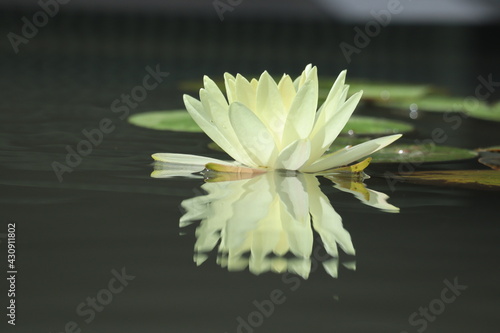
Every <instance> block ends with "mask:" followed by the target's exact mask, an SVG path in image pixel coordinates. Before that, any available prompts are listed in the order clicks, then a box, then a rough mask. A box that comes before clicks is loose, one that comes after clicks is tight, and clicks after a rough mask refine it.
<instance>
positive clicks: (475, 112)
mask: <svg viewBox="0 0 500 333" xmlns="http://www.w3.org/2000/svg"><path fill="white" fill-rule="evenodd" d="M377 105H379V106H383V107H390V108H398V109H405V110H411V111H428V112H464V113H466V114H467V115H468V116H469V117H473V118H479V119H484V120H493V121H500V102H497V103H496V104H494V105H488V104H486V103H485V102H482V101H479V100H475V99H473V98H471V97H450V96H438V95H431V96H425V97H423V98H421V99H415V100H396V101H389V102H383V103H382V102H380V103H377Z"/></svg>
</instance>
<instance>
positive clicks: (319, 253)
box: [0, 22, 500, 333]
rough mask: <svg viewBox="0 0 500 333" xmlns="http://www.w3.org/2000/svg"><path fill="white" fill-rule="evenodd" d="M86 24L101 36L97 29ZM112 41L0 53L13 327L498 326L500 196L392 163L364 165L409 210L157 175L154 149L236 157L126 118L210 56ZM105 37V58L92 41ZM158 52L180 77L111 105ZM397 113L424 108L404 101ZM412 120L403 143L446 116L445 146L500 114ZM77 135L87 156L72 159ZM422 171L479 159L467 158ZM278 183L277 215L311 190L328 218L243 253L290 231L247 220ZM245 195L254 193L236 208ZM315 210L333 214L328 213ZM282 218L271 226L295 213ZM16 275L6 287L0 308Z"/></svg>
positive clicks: (480, 134)
mask: <svg viewBox="0 0 500 333" xmlns="http://www.w3.org/2000/svg"><path fill="white" fill-rule="evenodd" d="M57 24H61V25H62V24H63V23H60V22H59V23H57ZM66 24H69V23H66ZM92 29H94V28H92ZM89 34H90V35H91V36H95V37H96V38H97V39H99V38H100V37H99V36H98V34H97V33H96V32H95V31H93V30H92V33H89ZM76 35H77V36H80V37H81V36H82V35H83V36H86V35H85V33H83V32H78V31H77V32H76ZM106 38H107V37H102V40H99V41H98V42H95V43H97V44H93V43H94V42H91V41H90V40H88V43H89V46H88V48H83V49H84V50H86V51H85V52H86V53H85V54H84V55H78V52H77V51H78V50H80V49H79V47H80V46H81V45H80V43H84V42H85V40H84V39H80V41H79V42H78V43H77V42H75V41H74V43H75V44H71V42H70V41H68V40H70V39H71V38H69V37H67V36H65V35H64V34H63V33H60V34H59V33H55V32H54V31H52V32H48V33H47V34H46V35H40V36H39V39H37V40H33V41H32V43H33V44H32V45H31V44H30V45H27V46H26V50H25V53H23V52H24V51H23V52H21V53H20V54H19V55H16V56H14V55H6V59H7V60H8V61H9V62H8V63H9V64H10V65H6V63H5V62H4V63H2V70H3V73H5V74H6V77H9V78H10V79H9V80H7V79H5V77H4V78H3V79H2V85H1V87H2V89H3V92H4V94H3V95H4V97H3V100H2V101H1V109H2V113H1V115H0V127H1V129H2V131H1V138H2V140H1V143H0V150H1V151H2V157H1V159H0V167H1V170H2V172H1V173H0V187H1V188H2V189H1V193H2V195H1V198H0V205H1V210H0V211H1V214H0V216H1V228H2V229H1V230H0V234H2V236H3V237H4V238H5V237H6V234H7V233H8V224H9V223H15V230H16V270H17V274H16V284H15V285H16V296H15V301H16V326H15V327H11V325H8V324H7V323H6V322H7V318H6V316H5V313H3V314H2V318H3V319H2V321H3V322H2V323H1V324H0V325H1V326H2V327H3V328H2V331H3V330H4V328H5V327H7V329H6V330H9V331H13V332H79V330H81V331H82V332H107V333H109V332H248V333H251V332H306V331H309V332H397V333H399V332H423V331H426V332H486V331H492V330H493V327H496V326H497V325H496V317H497V313H498V310H499V309H500V308H499V304H498V303H499V302H498V301H499V299H498V297H499V292H500V287H499V285H498V277H499V273H500V271H499V268H498V265H497V264H496V263H497V261H498V258H499V255H500V248H499V246H498V239H499V238H500V227H499V224H498V218H495V216H497V215H498V214H497V207H496V204H497V203H498V192H495V191H480V190H473V189H466V188H456V187H439V186H424V185H413V184H409V183H403V182H398V183H397V184H396V185H394V186H391V185H390V183H389V182H388V181H387V180H386V179H384V178H380V177H376V176H377V175H379V174H380V167H376V168H372V169H370V168H369V169H367V173H368V174H371V175H372V177H371V178H370V179H366V180H365V181H364V183H365V185H366V187H367V188H368V189H370V190H373V191H377V192H380V193H385V194H386V195H388V196H389V199H387V200H388V203H389V204H390V205H393V206H394V207H398V208H399V212H397V213H395V212H392V213H391V212H387V211H384V210H380V209H378V208H377V207H374V206H373V205H367V204H366V203H363V202H362V200H359V198H357V197H356V195H355V194H356V193H358V192H355V191H354V193H353V192H348V191H345V188H344V190H342V188H341V189H339V188H336V187H334V185H335V184H333V183H332V181H330V180H327V179H324V178H321V179H316V178H314V177H312V176H311V177H312V179H311V178H308V179H307V180H305V179H300V178H296V177H295V178H294V177H290V179H288V178H287V177H282V178H280V179H274V180H271V181H270V182H269V181H262V182H259V181H254V183H252V184H253V185H252V186H253V187H251V186H248V185H241V186H239V185H237V184H236V183H234V185H228V186H233V188H231V189H227V188H225V189H224V190H221V189H219V190H214V187H217V186H220V185H218V184H221V183H205V182H204V181H203V179H200V178H166V179H160V178H153V177H151V172H152V171H153V165H152V159H151V157H150V155H151V154H152V153H156V152H178V153H189V154H200V155H207V156H214V157H218V158H221V157H222V158H223V157H224V155H223V154H222V153H219V152H214V151H213V150H210V149H209V148H208V147H207V145H208V143H209V142H210V140H209V139H208V138H207V137H206V136H205V135H204V134H201V133H175V132H169V131H154V130H148V129H143V128H139V127H135V126H133V125H130V124H128V123H127V122H126V121H125V120H124V119H121V116H122V115H123V114H125V113H128V112H130V113H136V112H142V111H147V110H158V109H170V108H178V107H181V106H182V97H181V96H182V91H180V90H179V89H177V84H178V83H179V82H180V81H181V80H182V79H183V78H186V77H188V78H198V77H200V75H202V74H203V71H204V70H205V69H206V68H207V64H204V63H200V64H199V65H198V66H196V65H194V64H193V63H194V60H193V61H188V60H189V59H188V60H187V65H186V63H185V62H184V63H182V66H181V69H182V70H179V69H177V70H176V69H175V66H176V64H177V63H176V61H177V60H178V59H179V58H182V54H184V53H186V52H187V51H185V50H183V49H180V50H179V51H178V52H180V53H181V56H179V55H177V56H175V57H174V58H168V57H167V59H166V60H160V57H159V56H157V55H156V54H146V55H140V54H139V53H140V52H138V51H134V48H133V47H124V48H125V53H127V52H128V53H127V54H128V55H127V54H125V55H120V54H119V52H116V53H114V49H113V48H110V49H106V45H107V44H106V41H107V39H106ZM109 38H110V40H112V39H113V38H111V37H109ZM169 38H172V39H175V37H172V36H170V37H169ZM124 40H125V39H123V40H122V41H124ZM152 40H154V38H153V37H150V40H147V41H146V42H147V43H150V42H151V41H152ZM176 41H177V40H176ZM136 42H137V40H135V39H134V43H136ZM177 42H178V44H176V45H184V44H182V43H181V42H179V41H177ZM51 43H52V44H51ZM147 43H146V44H147ZM44 45H49V46H50V47H47V48H45V47H44ZM61 45H65V46H66V47H61V48H59V46H61ZM68 45H69V46H68ZM96 45H100V46H99V47H96ZM147 45H151V44H147ZM70 46H72V47H73V49H72V48H71V47H70ZM28 47H29V48H28ZM150 47H151V46H150ZM186 48H188V46H186ZM96 49H97V50H99V52H101V53H99V52H96V53H95V54H92V52H93V51H92V50H96ZM144 50H145V52H146V51H148V50H151V48H148V47H147V46H146V47H145V48H144ZM183 52H184V53H183ZM4 53H6V54H7V51H5V50H4ZM187 53H189V52H187ZM131 54H133V56H131ZM189 54H191V53H189ZM191 56H192V57H194V55H191ZM207 57H209V59H212V58H211V57H213V54H208V55H207ZM303 58H306V57H303ZM162 61H163V62H162ZM261 61H262V59H261ZM297 62H298V61H297ZM156 64H160V67H161V68H165V71H169V72H170V74H169V76H168V77H165V78H164V79H165V84H164V85H162V86H160V87H159V88H158V89H156V90H152V91H150V92H148V96H147V98H145V99H144V101H141V102H140V103H138V105H137V106H135V107H128V109H127V108H125V109H122V111H120V112H113V108H112V107H110V105H112V103H113V101H114V100H115V99H117V98H120V95H121V94H122V93H125V94H127V93H128V94H130V93H131V90H132V89H133V88H134V87H135V86H137V85H140V84H142V79H143V77H144V76H145V75H146V74H147V73H148V71H149V70H148V69H147V66H150V67H149V68H150V69H153V70H154V69H155V66H156ZM260 64H262V63H260ZM189 66H195V67H192V68H191V69H187V68H186V67H189ZM218 66H220V67H222V64H218ZM231 66H232V67H235V65H234V64H232V65H231ZM274 66H275V67H277V68H281V67H279V66H280V65H274ZM301 67H302V65H301V66H300V67H298V68H297V70H299V69H300V68H301ZM246 69H247V70H248V68H246ZM319 69H320V71H321V67H320V68H319ZM211 70H212V71H216V70H214V69H211ZM221 71H224V70H221ZM278 71H279V70H278ZM465 89H466V88H464V90H465ZM120 105H121V106H123V105H125V104H120ZM372 112H373V110H372V109H370V108H368V107H365V108H360V110H359V114H372ZM385 115H386V116H390V117H392V118H394V119H399V120H401V119H406V120H407V121H412V120H411V119H409V118H408V116H407V115H406V114H405V113H400V112H399V113H398V112H386V114H385ZM103 119H108V120H103ZM412 122H413V123H414V125H415V126H416V127H417V132H415V133H412V134H410V135H409V136H407V137H406V139H407V140H408V142H412V140H415V139H426V138H429V137H430V135H431V134H430V133H432V130H433V129H434V128H435V127H436V126H442V127H443V128H444V129H445V131H446V133H447V135H448V136H449V138H448V140H447V142H446V144H448V145H452V146H459V147H465V148H476V147H479V146H487V145H494V144H498V143H499V142H500V132H498V123H492V122H487V121H481V120H473V119H467V120H464V123H463V126H461V127H460V128H459V129H458V130H452V129H450V128H445V126H447V124H443V123H442V115H440V114H422V115H421V117H419V118H418V119H416V120H413V121H412ZM84 130H85V131H84ZM89 133H90V134H89ZM98 133H100V134H98ZM88 136H90V137H91V138H92V140H94V142H93V143H91V144H90V145H86V146H83V145H84V144H81V142H82V140H87V139H88V140H89V141H91V140H90V139H89V138H88ZM79 144H80V146H78V145H79ZM78 147H80V148H81V149H82V151H84V152H85V153H84V154H83V155H86V156H80V157H77V156H76V157H75V154H74V153H72V152H73V151H74V150H76V149H77V148H78ZM68 154H69V155H73V156H70V157H68ZM80 158H81V160H80ZM54 162H57V163H59V164H57V163H56V164H54ZM55 166H56V168H57V170H58V171H55V170H54V167H55ZM388 168H389V169H390V170H393V171H394V168H395V167H394V166H389V167H388ZM396 168H397V167H396ZM426 168H427V169H443V168H453V169H462V168H483V167H482V166H480V165H479V164H478V163H477V162H476V161H474V160H472V161H466V162H461V163H448V164H446V165H445V164H434V165H432V166H422V169H426ZM278 178H279V177H278ZM273 182H274V183H273ZM214 184H215V185H214ZM270 184H271V185H270ZM207 185H209V186H207ZM210 186H212V187H211V188H210ZM308 186H309V187H310V188H309V189H308V190H306V191H305V190H304V188H307V187H308ZM277 188H279V189H277ZM283 188H287V189H288V190H286V191H285V190H283ZM297 188H298V189H299V190H297ZM280 189H281V190H280ZM207 191H208V193H211V192H210V191H213V192H217V191H221V192H218V193H219V194H220V193H222V195H220V196H217V198H216V199H213V198H212V199H210V200H208V201H209V202H211V203H212V206H207V205H205V204H204V203H203V202H202V203H201V204H200V203H198V206H196V205H195V206H196V207H193V206H190V205H189V204H187V205H186V200H193V199H192V198H198V199H197V200H203V199H200V198H203V196H204V195H206V194H207ZM238 191H247V192H245V193H246V194H245V195H242V194H241V193H240V192H238ZM280 191H281V192H280ZM278 192H279V193H278ZM277 193H278V194H277ZM283 193H285V194H286V195H285V194H283ZM276 195H281V198H282V200H283V201H286V203H287V204H288V206H287V207H286V208H283V207H281V208H280V209H281V211H283V209H285V210H286V209H290V210H291V211H294V209H297V211H294V212H295V213H294V214H296V216H302V218H304V216H308V213H307V211H308V207H307V204H306V203H307V200H310V203H311V204H314V203H316V204H317V203H318V202H322V204H323V208H322V209H323V210H321V209H319V208H317V207H316V209H317V210H316V213H315V214H316V215H315V216H316V218H317V221H318V223H319V222H321V221H322V222H323V223H324V226H323V227H324V229H322V228H321V226H320V225H318V226H315V228H314V231H313V230H312V229H311V228H304V229H298V228H295V229H294V227H295V226H293V225H291V227H290V230H288V231H287V235H288V237H289V238H290V242H291V244H292V245H291V246H290V248H293V249H295V250H296V253H295V255H297V254H298V256H299V257H301V256H302V257H304V256H305V257H306V259H304V258H302V259H300V258H299V259H297V258H296V257H295V255H291V254H287V255H284V256H282V257H279V256H278V257H277V256H273V257H272V258H269V257H266V258H264V257H260V259H259V257H258V255H257V254H255V253H254V254H253V255H254V257H252V256H251V255H249V254H248V253H246V252H245V251H244V250H245V249H248V248H249V247H248V246H249V245H248V244H250V243H251V242H252V239H253V241H254V247H253V248H255V249H257V250H259V249H265V248H266V245H265V244H264V243H265V242H266V240H263V239H264V238H262V237H266V235H267V236H269V235H272V234H273V233H276V230H277V229H279V228H278V227H276V228H277V229H276V228H275V229H273V228H271V227H270V228H269V230H270V231H269V230H267V229H266V228H262V230H260V229H259V230H257V231H255V230H254V229H252V232H253V234H252V237H253V238H252V239H250V240H249V239H248V237H249V236H248V230H249V229H250V228H251V227H253V228H256V227H255V226H252V225H251V224H252V223H255V222H256V221H255V219H256V217H254V216H253V214H255V215H258V214H257V213H259V211H260V210H267V209H268V206H269V205H270V203H271V201H272V200H273V199H272V198H270V197H273V198H274V196H276ZM238 196H240V197H244V198H245V199H244V200H239V203H238V204H234V202H232V201H231V200H233V201H238V200H236V197H238ZM285 197H286V198H287V199H286V200H285V199H283V198H285ZM266 200H267V201H266ZM214 201H215V202H216V203H218V204H220V205H222V206H224V205H232V207H233V208H235V207H240V208H239V209H238V210H236V212H233V213H235V214H232V215H231V214H229V215H230V216H229V217H228V216H226V217H224V218H225V220H224V221H222V222H224V223H226V224H225V225H224V226H219V225H217V223H222V222H221V221H219V220H218V219H217V217H218V216H220V215H219V214H221V215H223V214H224V213H228V210H227V209H228V208H227V207H225V208H224V207H222V208H220V207H219V208H220V209H221V210H222V213H220V212H221V211H220V210H219V211H216V212H213V211H211V212H208V213H207V211H206V210H210V209H211V208H210V207H212V208H213V205H214V204H213V203H214ZM182 202H184V205H181V204H182ZM188 202H189V201H188ZM233 204H234V205H233ZM266 205H267V206H266ZM385 207H386V208H387V206H385ZM186 209H187V211H188V212H191V213H193V214H194V215H195V216H203V214H208V216H209V220H210V221H211V223H215V225H214V226H206V228H205V229H203V225H201V224H200V223H199V222H196V221H194V220H196V219H195V218H193V219H192V220H193V223H191V224H189V223H181V225H180V223H179V220H180V219H181V217H182V216H183V215H184V214H186ZM197 209H198V210H197ZM311 209H312V208H311ZM318 209H319V210H320V211H323V212H324V211H327V213H325V216H323V220H322V219H321V218H318V215H320V214H319V213H318ZM200 210H201V213H200ZM197 213H199V215H196V214H197ZM311 214H313V213H311ZM270 216H271V217H269V220H270V221H271V222H277V221H276V219H277V218H278V217H282V218H283V216H282V215H280V214H277V213H276V214H274V213H273V214H271V215H270ZM313 217H314V216H313ZM273 218H274V220H273ZM252 219H253V220H252ZM245 221H246V222H245ZM328 221H331V222H332V223H334V224H335V226H334V230H326V231H325V228H326V229H328V228H329V227H332V226H331V225H329V224H328ZM204 223H205V224H207V222H206V221H205V222H204ZM222 224H223V223H222ZM261 226H262V223H261ZM302 226H303V225H302ZM226 228H227V230H226ZM231 228H233V229H231ZM238 228H240V229H238ZM332 228H333V227H332ZM207 229H209V230H208V231H207ZM230 229H231V230H230ZM235 229H237V230H235ZM218 230H222V231H221V232H219V231H218ZM266 230H267V231H266ZM278 231H279V230H278ZM331 235H334V236H331ZM204 237H205V238H204ZM259 237H261V238H259ZM322 237H323V238H322ZM219 238H221V239H222V238H224V240H223V241H222V244H226V245H227V244H229V245H227V247H230V246H240V248H239V251H240V252H238V253H239V254H238V255H237V256H236V258H228V257H229V256H228V254H227V251H228V250H227V248H225V250H224V251H225V252H224V251H223V253H222V254H221V253H218V245H217V244H218V242H219ZM200 239H201V241H200ZM203 240H204V241H206V243H204V244H201V245H200V242H202V241H203ZM267 241H268V242H271V241H269V240H267ZM6 242H7V239H2V240H1V243H0V248H1V251H2V254H1V256H0V257H1V258H2V259H1V260H2V265H1V266H0V267H2V268H3V270H4V273H5V274H6V275H8V274H7V273H6V272H7V270H8V268H7V266H6V260H7V246H6ZM249 242H250V243H249ZM255 242H257V243H258V242H262V243H259V244H257V245H255V244H256V243H255ZM207 244H209V245H207ZM339 244H340V245H339ZM337 245H338V247H339V257H338V259H335V257H331V256H330V257H326V256H325V251H324V249H325V248H329V249H330V251H333V252H334V250H333V249H332V248H336V247H337ZM259 246H260V247H259ZM284 246H285V245H284ZM285 249H286V246H285ZM257 250H256V251H257ZM311 250H312V254H311V253H310V251H311ZM354 250H355V251H354ZM262 251H264V250H262ZM257 252H258V251H257ZM264 252H265V251H264ZM285 252H286V251H285ZM354 252H355V253H354ZM304 253H306V255H304ZM309 255H310V258H309V259H307V257H308V256H309ZM229 259H231V260H229ZM259 260H260V261H259ZM197 262H198V263H200V265H199V266H198V265H197ZM201 262H202V263H201ZM325 262H326V263H325ZM4 265H5V266H4ZM247 265H250V266H251V267H250V268H245V267H246V266H247ZM228 268H229V269H228ZM269 270H271V271H270V272H268V271H269ZM273 270H274V271H275V272H272V271H273ZM276 271H277V272H276ZM7 287H8V285H7V283H4V284H3V287H2V289H1V290H2V291H1V299H2V304H3V307H2V309H3V310H2V311H3V312H5V311H6V309H5V307H6V306H7Z"/></svg>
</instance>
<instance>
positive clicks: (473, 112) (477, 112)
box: [467, 102, 500, 121]
mask: <svg viewBox="0 0 500 333" xmlns="http://www.w3.org/2000/svg"><path fill="white" fill-rule="evenodd" d="M467 115H468V116H470V117H472V118H478V119H483V120H492V121H500V102H497V103H496V104H493V105H491V106H488V105H484V104H480V105H479V106H478V107H476V108H470V110H468V112H467Z"/></svg>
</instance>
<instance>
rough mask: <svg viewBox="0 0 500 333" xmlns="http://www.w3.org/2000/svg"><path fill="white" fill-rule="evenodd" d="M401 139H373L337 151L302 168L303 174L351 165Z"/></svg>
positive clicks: (388, 137)
mask: <svg viewBox="0 0 500 333" xmlns="http://www.w3.org/2000/svg"><path fill="white" fill-rule="evenodd" d="M400 137H401V134H396V135H389V136H384V137H381V138H377V139H373V140H370V141H367V142H363V143H361V144H359V145H356V146H354V147H350V148H344V149H341V150H338V151H336V152H334V153H331V154H328V155H325V156H323V157H321V158H320V159H319V160H317V161H316V162H314V163H313V164H311V165H310V166H307V167H305V168H302V169H301V171H303V172H319V171H322V170H326V169H330V168H335V167H338V166H341V165H346V164H349V163H352V162H354V161H356V160H358V159H360V158H362V157H365V156H368V155H370V154H372V153H374V152H376V151H377V150H379V149H382V148H384V147H385V146H387V145H389V144H391V143H393V142H394V141H396V140H397V139H399V138H400Z"/></svg>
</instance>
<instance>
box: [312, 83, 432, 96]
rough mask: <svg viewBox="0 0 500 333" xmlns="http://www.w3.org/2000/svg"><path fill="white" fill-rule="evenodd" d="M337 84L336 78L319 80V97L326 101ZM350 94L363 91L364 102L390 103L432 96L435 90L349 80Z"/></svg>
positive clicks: (409, 85) (410, 85)
mask: <svg viewBox="0 0 500 333" xmlns="http://www.w3.org/2000/svg"><path fill="white" fill-rule="evenodd" d="M334 82H335V78H320V79H319V97H320V99H325V98H326V97H327V96H328V93H329V91H330V88H331V87H332V85H333V83H334ZM347 84H349V94H351V95H352V94H354V93H356V92H358V91H360V90H363V97H362V100H370V101H379V102H388V101H400V100H415V99H418V98H422V97H424V96H426V95H427V94H430V93H431V92H432V91H433V90H434V88H433V87H431V86H429V85H419V84H398V83H382V82H369V81H362V80H359V81H356V80H354V81H352V80H348V82H347Z"/></svg>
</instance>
